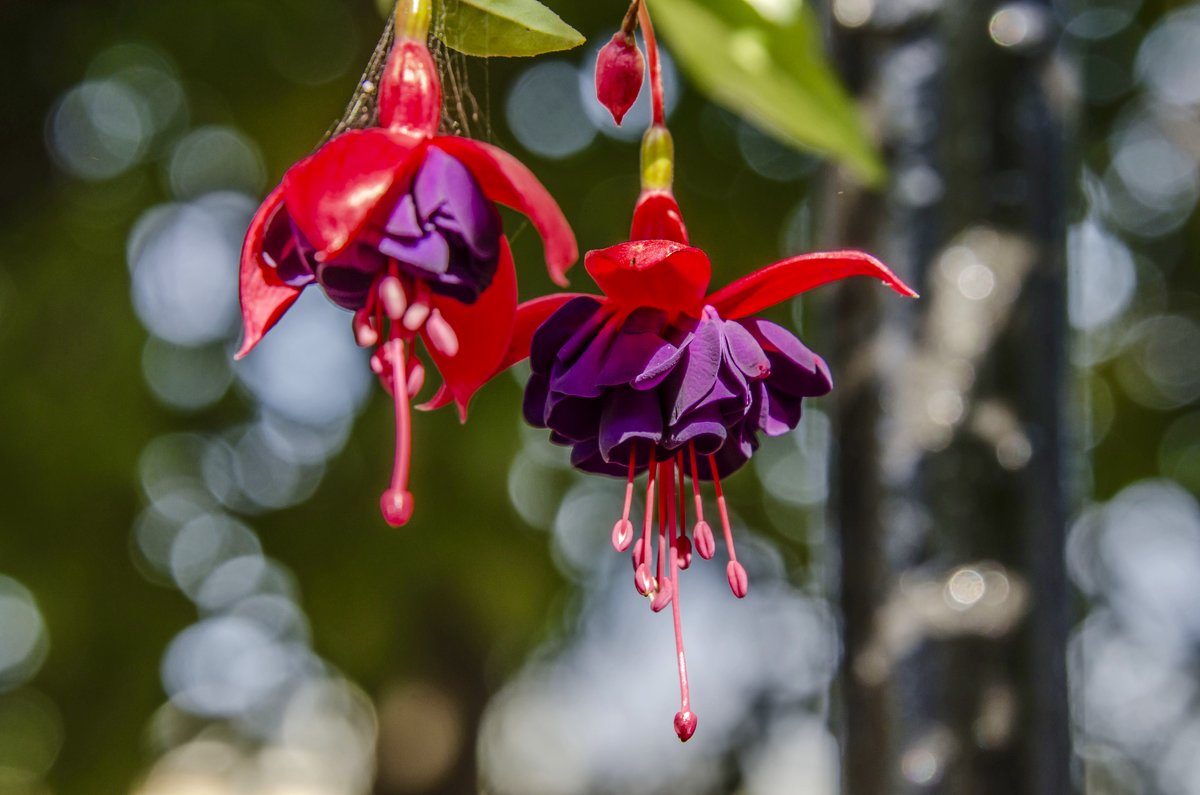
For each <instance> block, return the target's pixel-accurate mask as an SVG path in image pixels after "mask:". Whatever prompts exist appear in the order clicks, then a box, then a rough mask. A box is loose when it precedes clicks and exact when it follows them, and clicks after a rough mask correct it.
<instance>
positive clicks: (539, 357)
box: [529, 297, 600, 373]
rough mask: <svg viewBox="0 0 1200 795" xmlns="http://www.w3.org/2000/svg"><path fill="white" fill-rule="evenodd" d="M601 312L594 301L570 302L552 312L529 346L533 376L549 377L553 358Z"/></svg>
mask: <svg viewBox="0 0 1200 795" xmlns="http://www.w3.org/2000/svg"><path fill="white" fill-rule="evenodd" d="M599 309H600V302H599V301H598V300H596V299H595V298H588V297H580V298H572V299H571V300H570V301H568V302H567V303H565V304H563V305H562V306H560V307H559V308H558V309H557V310H555V312H554V314H552V315H551V316H550V317H548V318H546V321H545V322H544V323H542V325H541V326H539V327H538V330H537V331H535V332H534V333H533V339H532V341H531V342H530V345H529V365H530V367H532V368H533V371H534V372H535V373H549V372H550V366H551V364H552V363H553V362H554V357H555V356H556V355H557V354H558V352H559V351H561V350H562V349H563V346H564V345H566V343H567V340H569V339H570V338H571V337H572V335H574V334H575V333H576V332H577V331H578V330H579V329H581V328H583V327H584V326H587V325H588V322H589V321H590V320H591V319H592V317H593V316H594V315H595V314H596V312H597V311H598V310H599Z"/></svg>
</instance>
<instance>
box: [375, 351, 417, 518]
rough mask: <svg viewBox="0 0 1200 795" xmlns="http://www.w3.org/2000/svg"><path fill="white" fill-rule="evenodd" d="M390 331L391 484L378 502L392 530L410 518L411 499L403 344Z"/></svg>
mask: <svg viewBox="0 0 1200 795" xmlns="http://www.w3.org/2000/svg"><path fill="white" fill-rule="evenodd" d="M397 336H398V330H397V329H395V328H393V330H392V339H391V340H390V341H389V342H388V344H387V345H385V346H384V355H385V356H387V357H388V364H390V365H391V371H392V372H391V377H392V378H391V380H392V397H393V399H394V401H395V406H396V458H395V463H394V465H393V467H392V484H391V486H390V487H389V488H388V490H387V491H385V492H384V493H383V496H382V497H381V498H380V501H379V505H380V509H381V510H382V511H383V518H384V519H385V520H387V523H388V524H390V525H391V526H392V527H401V526H402V525H404V524H405V523H407V522H408V520H409V519H410V518H411V517H412V512H413V498H412V494H411V493H409V491H408V468H409V459H410V456H411V451H412V428H411V425H410V422H409V420H410V417H409V405H408V389H407V388H406V387H407V386H408V385H407V384H402V383H401V380H400V379H401V378H403V377H404V376H403V373H404V372H405V367H404V344H403V343H402V342H401V341H400V340H399V339H398V338H397Z"/></svg>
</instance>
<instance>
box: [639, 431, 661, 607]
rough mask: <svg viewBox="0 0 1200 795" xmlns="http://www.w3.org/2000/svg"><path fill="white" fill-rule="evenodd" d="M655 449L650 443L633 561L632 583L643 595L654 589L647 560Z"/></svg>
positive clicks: (649, 547) (650, 527) (652, 502)
mask: <svg viewBox="0 0 1200 795" xmlns="http://www.w3.org/2000/svg"><path fill="white" fill-rule="evenodd" d="M656 455H657V449H656V448H655V447H654V446H653V445H651V447H650V466H649V468H648V469H647V470H646V518H645V521H644V522H643V523H642V538H641V540H640V541H639V542H638V545H639V546H640V548H641V552H640V554H641V561H640V562H639V561H638V560H637V557H636V554H635V557H634V563H636V564H637V572H636V573H635V574H634V583H635V584H636V585H637V586H638V591H639V592H641V594H642V595H643V596H648V595H649V594H650V592H651V591H653V590H654V588H653V583H651V582H649V577H650V571H649V565H648V563H649V560H650V555H651V554H653V553H652V552H651V546H650V531H651V529H652V528H653V526H654V476H655V470H656V465H655V459H656Z"/></svg>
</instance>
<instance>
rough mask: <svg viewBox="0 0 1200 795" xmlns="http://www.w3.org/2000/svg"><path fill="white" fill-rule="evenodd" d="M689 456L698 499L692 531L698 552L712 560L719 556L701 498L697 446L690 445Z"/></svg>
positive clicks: (693, 485) (706, 558)
mask: <svg viewBox="0 0 1200 795" xmlns="http://www.w3.org/2000/svg"><path fill="white" fill-rule="evenodd" d="M688 454H689V455H690V456H691V459H692V462H691V463H692V493H693V494H694V495H695V498H696V526H695V527H694V528H693V529H692V538H694V539H695V542H696V552H698V553H699V554H700V557H702V558H704V559H705V560H712V556H713V555H715V554H717V542H716V539H714V538H713V531H712V528H711V527H709V525H708V522H706V521H704V500H703V499H701V497H700V478H699V476H698V475H697V467H696V445H694V444H691V443H690V442H689V443H688Z"/></svg>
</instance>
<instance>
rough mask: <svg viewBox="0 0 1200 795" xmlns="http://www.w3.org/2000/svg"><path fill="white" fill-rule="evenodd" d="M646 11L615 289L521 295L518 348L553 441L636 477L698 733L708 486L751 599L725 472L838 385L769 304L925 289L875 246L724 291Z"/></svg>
mask: <svg viewBox="0 0 1200 795" xmlns="http://www.w3.org/2000/svg"><path fill="white" fill-rule="evenodd" d="M636 5H639V4H638V3H637V2H636V1H635V6H636ZM638 12H639V17H640V22H641V26H642V33H643V36H644V38H645V41H646V49H647V52H648V54H649V60H650V75H651V90H652V113H653V118H654V123H653V126H651V128H650V129H649V130H648V131H647V133H646V136H645V138H644V139H643V144H642V194H641V196H640V198H639V200H638V203H637V206H636V207H635V210H634V217H633V225H632V230H631V235H630V236H631V240H630V241H629V242H626V243H621V244H619V245H616V246H612V247H611V248H607V249H604V250H601V251H591V252H588V254H587V255H586V257H585V259H584V264H585V267H586V269H587V272H588V274H589V275H591V277H592V278H593V280H595V282H596V284H597V285H598V286H599V287H600V290H601V292H602V293H603V295H602V296H594V295H578V294H575V295H559V296H555V297H553V300H550V299H542V300H540V301H538V302H536V303H530V304H525V305H522V306H521V307H520V309H519V310H518V326H520V327H521V328H523V329H529V328H531V327H532V328H536V331H533V332H532V333H531V334H529V346H528V348H519V347H514V349H512V350H510V352H509V354H508V356H507V357H506V359H505V363H506V364H507V363H510V362H513V361H516V360H518V359H520V358H521V357H523V356H524V355H525V354H528V355H529V359H530V366H531V370H532V374H531V376H530V379H529V382H528V385H527V386H526V389H525V402H524V414H525V418H526V420H527V421H528V422H529V423H530V424H531V425H534V426H536V427H541V428H548V429H549V430H550V439H551V441H553V442H555V443H558V444H562V445H566V446H569V447H570V448H571V463H572V464H573V465H574V466H575V467H577V468H578V469H580V470H583V471H585V472H591V473H597V474H603V475H613V476H618V477H624V478H625V480H626V487H625V498H624V506H623V509H622V511H621V515H620V518H619V519H617V521H616V523H615V524H614V525H613V529H612V543H613V546H614V547H615V548H616V549H617V550H618V551H621V552H624V551H626V550H629V549H630V548H631V547H632V555H631V556H632V562H633V567H634V585H635V587H636V588H637V590H638V592H639V593H641V594H642V595H644V596H647V597H649V598H650V600H651V608H652V609H653V610H654V611H655V612H657V611H660V610H663V609H664V608H666V607H667V606H668V605H670V606H671V609H672V616H673V620H674V625H675V640H676V647H677V660H678V667H679V683H680V695H681V704H680V709H679V712H678V713H677V714H676V716H675V731H676V733H677V734H678V735H679V738H680V739H681V740H684V741H686V740H688V739H689V738H690V737H691V736H692V734H693V733H694V732H695V730H696V715H695V713H694V712H692V710H691V706H690V696H689V690H688V684H687V664H686V659H685V655H684V647H683V634H682V629H681V623H680V593H679V571H680V570H681V569H686V568H688V567H689V565H690V563H691V559H692V553H693V549H694V550H695V552H696V553H698V554H699V555H700V557H702V558H704V559H710V558H712V557H713V555H714V554H715V551H716V541H715V538H714V535H713V531H712V528H711V526H710V525H709V523H708V522H707V520H706V519H705V510H704V499H703V495H702V489H701V484H702V483H705V482H711V483H712V487H713V491H714V492H715V496H716V507H717V515H718V517H719V520H720V527H721V532H722V535H723V538H724V544H725V548H726V551H727V554H728V557H729V560H728V563H727V565H726V576H727V578H728V582H729V587H730V589H731V590H732V591H733V593H734V595H735V596H737V597H739V598H741V597H744V596H745V595H746V593H747V591H748V589H749V583H748V579H747V576H746V570H745V568H744V567H743V566H742V564H741V563H740V562H739V561H738V559H737V553H736V551H735V549H734V543H733V533H732V528H731V526H730V521H729V512H728V509H727V506H726V502H725V495H724V492H723V490H722V487H721V481H722V478H725V477H728V476H729V475H730V474H732V473H733V472H735V471H737V470H738V469H739V468H740V467H741V466H742V465H743V464H745V463H746V462H747V461H748V460H749V459H750V457H751V456H752V455H753V454H754V452H755V450H756V449H757V448H758V446H759V444H760V435H765V436H779V435H782V434H785V433H787V432H789V431H791V430H792V429H794V428H795V427H796V426H797V424H798V423H799V422H800V417H801V412H802V403H803V400H804V398H807V397H817V396H820V395H824V394H826V393H827V392H829V390H830V389H831V388H832V386H833V381H832V378H831V376H830V373H829V368H828V367H827V366H826V364H825V362H824V361H823V360H822V359H821V357H819V356H817V355H816V354H815V353H813V352H812V351H811V350H809V349H808V348H807V347H806V346H805V345H804V344H803V343H802V342H801V341H800V340H799V339H797V338H796V336H795V335H794V334H792V333H791V332H790V331H788V330H787V329H785V328H783V327H782V326H779V325H777V324H775V323H772V322H770V321H767V320H764V319H762V318H757V317H754V315H755V314H756V313H758V312H760V311H762V310H764V309H767V308H768V307H771V306H774V305H776V304H779V303H781V302H783V301H787V300H789V299H791V298H793V297H795V296H797V295H799V294H801V293H803V292H806V291H808V290H810V289H812V288H814V287H818V286H820V285H823V284H827V283H829V282H832V281H837V280H840V279H844V278H847V277H849V276H869V277H873V278H876V279H879V280H881V281H883V282H884V284H886V285H887V286H889V287H890V288H892V289H893V290H894V291H896V292H897V293H900V294H901V295H905V296H910V297H915V295H916V293H914V292H913V291H912V290H911V289H910V288H909V287H908V286H907V285H905V284H904V283H903V282H902V281H900V279H898V278H897V277H896V276H895V275H894V274H893V273H892V272H891V271H890V270H888V268H887V267H886V266H885V265H883V263H881V262H879V261H878V260H877V259H875V258H874V257H872V256H870V255H869V254H865V253H863V252H860V251H836V252H825V253H815V254H805V255H801V256H797V257H791V258H789V259H786V260H783V261H782V262H777V263H775V264H773V265H769V266H767V267H765V268H762V269H761V270H758V271H755V272H754V273H751V274H750V275H749V276H746V277H744V278H742V279H739V280H737V281H735V282H733V283H732V284H730V285H728V286H726V287H724V288H722V289H719V290H716V291H715V292H712V293H709V280H710V276H711V271H712V268H711V265H710V262H709V259H708V256H707V255H706V254H705V253H704V252H703V251H702V250H700V249H698V248H695V247H693V246H691V245H689V243H688V235H687V229H686V226H685V225H684V222H683V217H682V215H681V213H680V212H679V206H678V204H677V203H676V201H675V198H674V196H673V195H672V193H671V183H672V178H673V169H674V151H673V145H672V141H671V136H670V133H669V132H668V131H667V129H666V127H665V126H664V124H663V103H662V82H661V76H660V74H659V65H658V51H657V47H656V44H655V39H654V33H653V28H652V27H651V24H650V18H649V14H648V12H647V10H646V6H645V3H641V4H640V7H639V9H638ZM523 340H524V333H523V334H522V335H521V337H520V339H519V340H518V341H523ZM642 472H645V473H647V478H646V486H645V510H646V512H645V516H644V517H643V518H642V523H641V535H640V537H639V538H638V539H637V541H636V543H635V542H634V535H635V529H634V525H633V518H631V516H630V512H631V509H632V504H633V492H634V484H635V479H636V478H637V476H638V475H639V474H640V473H642ZM689 480H690V482H691V488H690V491H691V494H690V498H691V499H690V501H691V503H692V511H693V513H694V524H693V526H692V528H691V535H690V538H689V534H688V528H687V524H688V523H687V512H688V511H687V503H688V502H689V500H688V496H689V495H688V487H687V482H688V481H689ZM656 518H657V527H656V526H655V520H656ZM656 548H657V553H656Z"/></svg>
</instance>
